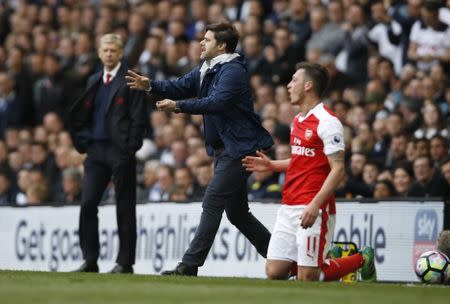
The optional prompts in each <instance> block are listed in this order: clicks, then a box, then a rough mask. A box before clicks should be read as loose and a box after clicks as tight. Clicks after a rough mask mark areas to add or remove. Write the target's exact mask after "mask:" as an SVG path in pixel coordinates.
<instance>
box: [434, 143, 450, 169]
mask: <svg viewBox="0 0 450 304" xmlns="http://www.w3.org/2000/svg"><path fill="white" fill-rule="evenodd" d="M430 156H431V159H432V160H433V161H434V165H435V166H436V167H439V166H440V165H441V164H442V162H443V161H444V160H445V159H446V158H447V157H448V156H449V144H448V140H447V139H445V138H444V137H443V136H441V135H434V136H433V137H432V138H431V141H430Z"/></svg>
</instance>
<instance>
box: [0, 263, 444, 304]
mask: <svg viewBox="0 0 450 304" xmlns="http://www.w3.org/2000/svg"><path fill="white" fill-rule="evenodd" d="M449 299H450V287H448V286H431V285H417V284H408V285H406V284H379V283H378V284H364V283H356V284H343V283H321V282H311V283H309V282H308V283H300V282H296V281H267V280H260V279H241V278H208V277H200V278H187V277H161V276H149V275H110V274H83V273H81V274H80V273H48V272H22V271H0V303H2V304H14V303H20V304H22V303H33V304H38V303H46V304H51V303H55V304H56V303H57V304H61V303H62V304H71V303H95V304H100V303H105V304H106V303H107V304H113V303H127V304H128V303H183V304H184V303H227V304H235V303H246V304H248V303H258V304H264V303H280V304H287V303H308V304H309V303H336V304H350V303H357V304H370V303H376V304H387V303H396V304H397V303H401V304H403V303H406V304H414V303H418V304H425V303H427V304H428V303H430V304H431V303H432V304H438V303H446V304H448V303H449Z"/></svg>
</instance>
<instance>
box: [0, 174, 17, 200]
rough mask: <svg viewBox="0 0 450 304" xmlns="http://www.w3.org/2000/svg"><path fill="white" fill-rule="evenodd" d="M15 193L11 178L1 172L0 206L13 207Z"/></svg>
mask: <svg viewBox="0 0 450 304" xmlns="http://www.w3.org/2000/svg"><path fill="white" fill-rule="evenodd" d="M15 195H16V193H15V191H14V189H13V184H12V182H11V178H10V176H9V175H8V174H7V173H6V172H5V171H3V170H0V206H1V205H12V204H13V203H14V201H15Z"/></svg>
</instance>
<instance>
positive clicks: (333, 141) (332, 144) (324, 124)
mask: <svg viewBox="0 0 450 304" xmlns="http://www.w3.org/2000/svg"><path fill="white" fill-rule="evenodd" d="M317 134H318V135H319V137H320V139H321V140H322V142H323V153H325V155H330V154H333V153H336V152H338V151H344V150H345V143H344V127H343V126H342V124H341V122H340V121H339V119H337V118H336V117H333V118H330V119H327V120H325V121H320V123H319V126H318V127H317Z"/></svg>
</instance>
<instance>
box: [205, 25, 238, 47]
mask: <svg viewBox="0 0 450 304" xmlns="http://www.w3.org/2000/svg"><path fill="white" fill-rule="evenodd" d="M206 31H211V32H214V39H216V41H217V44H222V43H225V44H226V47H225V52H227V53H233V52H234V50H236V46H237V44H238V41H239V33H238V31H237V30H236V28H235V27H234V26H233V25H232V24H231V23H228V22H221V23H214V24H210V25H207V26H206Z"/></svg>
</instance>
